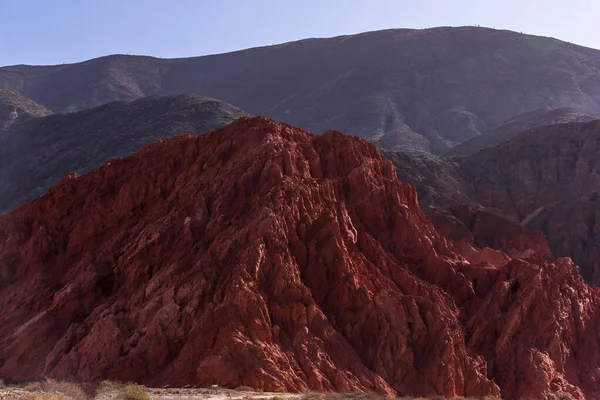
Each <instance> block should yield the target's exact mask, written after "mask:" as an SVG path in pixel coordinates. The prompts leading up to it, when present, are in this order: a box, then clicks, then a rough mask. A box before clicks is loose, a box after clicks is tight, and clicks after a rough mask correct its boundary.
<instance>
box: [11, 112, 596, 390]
mask: <svg viewBox="0 0 600 400" xmlns="http://www.w3.org/2000/svg"><path fill="white" fill-rule="evenodd" d="M464 254H465V256H466V257H467V259H469V260H471V261H467V259H465V258H463V257H462V256H461V255H459V254H458V253H457V250H456V247H454V246H453V245H451V244H450V243H449V242H447V240H446V239H444V238H443V237H441V236H440V235H439V234H438V233H437V232H436V230H435V229H434V228H433V226H432V225H431V224H430V223H429V222H428V221H427V219H426V218H425V216H424V214H423V213H422V212H421V210H420V208H419V206H418V204H417V197H416V193H415V190H414V188H413V187H411V186H409V185H407V184H404V183H400V182H399V181H398V180H397V179H396V174H395V171H394V167H393V165H392V163H391V162H389V161H388V160H386V159H385V158H384V157H383V156H382V155H381V154H380V153H379V152H378V151H377V149H376V148H375V147H374V146H373V145H371V144H368V143H367V142H365V141H363V140H361V139H359V138H354V137H350V136H345V135H343V134H340V133H338V132H334V131H330V132H327V133H325V134H324V135H320V136H314V135H311V134H309V133H307V132H305V131H303V130H300V129H297V128H294V127H292V126H289V125H283V124H276V123H274V122H273V121H271V120H268V119H266V118H252V119H251V118H242V119H240V120H238V121H236V122H234V123H233V124H231V125H229V126H227V127H225V128H222V129H220V130H217V131H212V132H209V133H207V134H205V135H202V136H197V137H193V136H189V135H188V136H181V137H177V138H173V139H169V140H165V141H159V142H157V143H154V144H151V145H149V146H146V147H145V148H143V149H142V150H141V151H139V152H138V153H136V154H134V155H133V156H131V157H127V158H124V159H118V160H111V161H109V162H107V163H106V164H105V165H104V166H103V167H101V168H99V169H96V170H93V171H91V172H90V173H88V174H87V175H85V176H76V175H69V176H67V177H65V178H64V179H63V180H62V181H61V182H60V183H59V184H58V185H57V186H55V187H54V188H52V189H51V190H50V191H48V192H47V193H46V194H44V195H43V196H42V197H40V198H39V199H37V200H36V201H34V202H32V203H26V204H23V205H21V206H19V207H18V208H17V209H16V210H15V211H13V212H11V213H8V214H6V215H4V216H2V217H0V308H1V309H2V313H0V376H3V377H5V378H26V377H33V376H40V375H45V376H49V377H57V378H69V379H78V380H84V381H99V380H101V379H105V378H109V379H120V380H136V381H140V382H143V383H146V384H151V385H163V384H167V383H168V384H170V385H184V384H196V385H209V384H215V383H218V384H220V385H224V386H229V387H235V386H239V385H248V386H252V387H256V388H261V389H267V390H281V389H285V390H291V391H297V390H303V389H305V388H310V389H313V390H336V391H355V390H370V391H377V392H380V393H388V394H394V393H397V394H411V395H435V394H439V395H445V396H454V395H473V396H477V395H487V394H498V393H499V392H500V391H502V395H503V396H504V397H505V398H508V399H511V398H517V397H519V398H520V397H527V398H535V399H538V398H539V399H542V398H544V394H545V393H548V392H558V391H562V392H565V393H568V394H570V396H572V397H573V398H576V399H584V398H587V399H590V398H597V397H599V396H600V386H599V384H598V382H600V330H599V329H598V328H599V324H600V309H599V307H598V306H599V305H600V291H599V290H598V288H595V287H592V286H588V285H586V284H584V282H583V280H582V278H581V277H580V276H579V275H578V272H577V266H576V265H574V264H573V263H572V262H570V261H569V260H568V259H558V260H551V259H544V258H543V255H536V254H527V255H523V256H522V255H514V256H513V258H512V259H511V258H510V257H509V256H508V255H506V254H504V253H502V252H500V251H492V250H489V249H476V248H474V247H473V248H471V249H469V252H467V251H464ZM519 257H521V258H519ZM499 261H500V262H499Z"/></svg>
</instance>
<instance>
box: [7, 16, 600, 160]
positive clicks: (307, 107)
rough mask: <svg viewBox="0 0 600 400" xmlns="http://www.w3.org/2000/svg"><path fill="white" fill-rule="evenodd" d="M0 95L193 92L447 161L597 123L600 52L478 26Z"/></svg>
mask: <svg viewBox="0 0 600 400" xmlns="http://www.w3.org/2000/svg"><path fill="white" fill-rule="evenodd" d="M0 85H4V86H7V87H11V88H13V89H16V90H19V91H21V92H22V93H24V94H25V95H27V96H29V97H31V98H32V99H34V100H35V101H37V102H39V103H41V104H43V105H45V106H46V107H48V108H50V109H52V110H53V111H55V112H65V111H72V110H80V109H83V108H88V107H92V106H97V105H100V104H103V103H107V102H110V101H115V100H127V101H129V100H134V99H137V98H140V97H143V96H147V95H151V94H178V93H200V94H203V95H208V96H212V97H215V98H219V99H223V100H224V101H227V102H230V103H232V104H235V105H236V106H238V107H241V108H242V109H244V110H247V111H248V112H250V113H252V114H261V115H267V116H270V117H272V118H275V119H277V120H279V121H284V122H289V123H292V124H294V125H298V126H301V127H303V128H306V129H309V130H311V131H313V132H317V133H319V132H323V131H325V130H327V129H330V128H333V129H339V130H342V131H344V132H347V133H350V134H355V135H359V136H362V137H364V138H367V139H369V140H371V141H373V142H375V143H377V144H378V145H379V146H380V147H381V148H384V149H388V150H395V151H407V152H410V153H428V152H432V153H435V154H443V153H445V152H446V151H448V150H449V149H450V148H451V147H453V146H455V145H456V144H459V143H462V142H464V141H466V140H469V139H471V138H474V137H477V136H479V135H481V134H482V133H486V132H490V130H492V129H493V128H494V127H496V126H498V125H499V124H502V123H503V122H504V121H506V120H508V119H509V118H512V117H514V116H516V115H519V114H523V113H526V112H530V111H535V110H540V109H556V108H564V107H569V108H571V109H573V110H575V111H576V112H579V113H583V114H590V115H596V114H598V113H599V112H600V51H598V50H593V49H588V48H584V47H580V46H576V45H573V44H570V43H565V42H561V41H559V40H556V39H551V38H546V37H537V36H531V35H523V34H518V33H515V32H510V31H499V30H492V29H484V28H475V27H462V28H435V29H425V30H411V29H397V30H386V31H378V32H368V33H363V34H358V35H352V36H340V37H335V38H329V39H307V40H302V41H298V42H292V43H285V44H281V45H276V46H269V47H261V48H254V49H249V50H244V51H238V52H233V53H228V54H221V55H213V56H205V57H195V58H181V59H157V58H151V57H137V56H123V55H118V56H108V57H103V58H98V59H94V60H89V61H85V62H82V63H78V64H67V65H59V66H44V67H32V66H24V65H18V66H12V67H4V68H0Z"/></svg>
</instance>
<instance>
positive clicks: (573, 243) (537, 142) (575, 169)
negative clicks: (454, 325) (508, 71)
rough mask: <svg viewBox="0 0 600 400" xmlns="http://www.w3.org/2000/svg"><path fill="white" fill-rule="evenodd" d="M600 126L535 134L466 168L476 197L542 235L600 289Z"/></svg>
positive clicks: (543, 129) (525, 135)
mask: <svg viewBox="0 0 600 400" xmlns="http://www.w3.org/2000/svg"><path fill="white" fill-rule="evenodd" d="M599 160H600V121H599V120H595V121H592V122H587V123H570V124H559V125H551V126H547V127H540V128H536V129H532V130H529V131H526V132H523V133H522V134H520V135H518V136H516V137H515V138H513V139H511V140H509V141H508V142H506V143H504V144H502V145H500V146H497V147H494V148H490V149H486V150H483V151H481V152H479V153H477V154H475V155H473V156H471V157H467V158H466V159H465V160H464V161H463V162H462V163H461V167H460V168H461V175H462V176H463V177H465V179H467V180H468V181H470V182H471V183H472V192H471V198H472V199H473V200H474V201H477V202H479V203H480V204H482V205H484V206H489V207H495V208H498V209H501V210H503V211H504V212H505V214H506V215H508V216H509V217H510V218H512V219H514V220H515V221H518V222H520V223H521V224H522V225H523V226H525V227H528V228H530V229H535V230H541V231H542V232H544V234H545V235H546V237H547V238H548V242H549V243H550V246H551V247H552V250H553V252H554V254H555V255H557V256H568V257H571V258H573V260H574V261H575V262H576V263H577V264H578V265H580V267H581V269H582V275H583V276H584V277H585V278H586V280H588V281H589V282H592V283H595V284H600V277H599V272H598V271H599V265H600V244H599V243H600V242H599V241H598V235H597V229H596V227H597V226H598V225H597V221H598V219H597V210H598V200H597V198H598V195H597V193H598V192H599V191H600V161H599Z"/></svg>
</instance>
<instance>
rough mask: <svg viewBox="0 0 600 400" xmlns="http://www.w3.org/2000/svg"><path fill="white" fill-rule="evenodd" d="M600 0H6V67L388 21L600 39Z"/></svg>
mask: <svg viewBox="0 0 600 400" xmlns="http://www.w3.org/2000/svg"><path fill="white" fill-rule="evenodd" d="M598 18H600V0H411V1H408V0H364V1H363V0H168V1H167V0H0V38H1V39H0V66H1V65H12V64H60V63H63V62H66V63H69V62H76V61H83V60H86V59H89V58H94V57H98V56H102V55H107V54H114V53H126V54H144V55H153V56H160V57H186V56H196V55H205V54H213V53H222V52H227V51H231V50H237V49H243V48H248V47H253V46H261V45H269V44H275V43H281V42H286V41H290V40H297V39H302V38H307V37H328V36H335V35H341V34H349V33H358V32H363V31H369V30H377V29H385V28H424V27H434V26H440V25H451V26H459V25H481V26H487V27H496V28H499V29H500V28H502V29H511V30H514V31H519V32H524V33H532V34H539V35H544V36H553V37H556V38H558V39H562V40H566V41H569V42H573V43H577V44H581V45H585V46H589V47H595V48H600V34H599V33H600V28H598V27H599V26H600V24H599V23H598Z"/></svg>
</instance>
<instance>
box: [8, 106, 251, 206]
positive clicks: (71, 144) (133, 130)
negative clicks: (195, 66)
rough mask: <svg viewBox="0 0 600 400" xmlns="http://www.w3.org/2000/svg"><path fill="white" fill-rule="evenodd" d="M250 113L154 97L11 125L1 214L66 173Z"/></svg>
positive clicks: (231, 108) (91, 166) (28, 198)
mask: <svg viewBox="0 0 600 400" xmlns="http://www.w3.org/2000/svg"><path fill="white" fill-rule="evenodd" d="M244 115H247V114H246V113H245V112H243V111H242V110H240V109H238V108H236V107H234V106H232V105H231V104H228V103H225V102H222V101H219V100H215V99H212V98H208V97H201V96H196V95H180V96H167V97H158V96H152V97H147V98H143V99H140V100H136V101H134V102H130V103H127V102H114V103H110V104H107V105H104V106H100V107H96V108H92V109H89V110H85V111H80V112H77V113H72V114H57V115H50V116H47V117H44V118H37V119H31V120H28V121H24V122H22V123H16V124H13V125H12V126H11V127H10V128H9V129H8V130H7V131H5V132H4V133H3V134H0V193H2V196H1V197H0V213H2V212H6V211H8V210H10V209H12V208H14V207H16V206H17V205H18V204H19V203H20V202H23V201H29V200H32V199H34V198H35V197H37V196H38V195H40V194H41V193H43V192H44V191H45V190H46V189H47V188H49V187H50V186H52V185H54V184H55V183H56V182H58V181H59V180H60V179H62V178H63V176H65V175H66V174H67V173H69V172H71V171H74V172H78V173H82V172H87V171H89V170H90V169H92V168H95V167H99V166H100V165H102V164H103V163H104V162H105V161H107V160H108V159H110V158H117V157H124V156H128V155H130V154H132V153H133V152H135V151H137V150H139V149H140V148H141V147H142V146H144V145H145V144H148V143H150V142H154V141H156V140H158V139H162V138H168V137H171V136H174V135H179V134H183V133H194V134H199V133H204V132H206V131H208V130H212V129H216V128H219V127H221V126H223V125H227V124H229V123H230V122H232V121H234V120H235V119H237V118H239V117H241V116H244Z"/></svg>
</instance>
